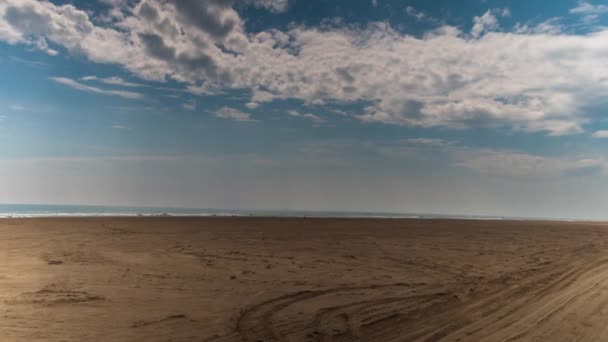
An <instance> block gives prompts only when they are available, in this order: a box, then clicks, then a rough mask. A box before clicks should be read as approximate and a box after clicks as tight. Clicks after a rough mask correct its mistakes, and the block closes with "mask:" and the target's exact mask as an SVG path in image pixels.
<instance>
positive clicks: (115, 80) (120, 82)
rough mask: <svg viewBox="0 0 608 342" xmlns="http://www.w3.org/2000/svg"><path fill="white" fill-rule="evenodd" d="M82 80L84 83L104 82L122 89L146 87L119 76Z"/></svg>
mask: <svg viewBox="0 0 608 342" xmlns="http://www.w3.org/2000/svg"><path fill="white" fill-rule="evenodd" d="M80 80H82V81H99V82H102V83H105V84H110V85H116V86H121V87H130V88H136V87H145V86H146V85H145V84H141V83H134V82H129V81H126V80H125V79H123V78H122V77H118V76H111V77H101V78H100V77H97V76H84V77H81V78H80Z"/></svg>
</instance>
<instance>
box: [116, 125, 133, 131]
mask: <svg viewBox="0 0 608 342" xmlns="http://www.w3.org/2000/svg"><path fill="white" fill-rule="evenodd" d="M112 128H113V129H120V130H129V127H127V126H121V125H114V126H112Z"/></svg>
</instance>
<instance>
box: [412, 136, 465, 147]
mask: <svg viewBox="0 0 608 342" xmlns="http://www.w3.org/2000/svg"><path fill="white" fill-rule="evenodd" d="M405 143H407V144H412V145H419V146H429V147H443V146H450V145H454V144H455V142H454V141H448V140H443V139H433V138H411V139H406V140H405Z"/></svg>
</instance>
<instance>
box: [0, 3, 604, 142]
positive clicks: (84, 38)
mask: <svg viewBox="0 0 608 342" xmlns="http://www.w3.org/2000/svg"><path fill="white" fill-rule="evenodd" d="M111 3H112V6H113V7H112V10H113V13H114V14H113V16H112V20H111V21H110V22H106V23H105V24H96V23H97V22H98V21H96V20H93V19H95V18H91V16H90V15H89V14H87V13H86V12H85V11H83V10H80V9H78V8H76V7H75V6H73V5H71V4H66V5H55V4H53V3H50V2H48V1H36V0H5V1H3V2H2V3H0V40H3V41H5V42H8V43H10V44H18V43H19V44H26V45H28V46H30V47H33V48H37V49H40V50H41V51H45V52H46V53H49V54H55V52H58V53H61V52H62V51H63V50H66V51H68V52H69V53H77V54H80V55H84V56H86V57H87V58H88V59H89V60H91V61H92V62H97V63H113V64H118V65H121V66H122V67H124V68H125V69H126V70H128V71H129V72H131V73H132V74H134V75H137V76H138V77H140V78H142V79H144V80H152V81H159V82H164V81H167V80H169V79H172V80H175V81H178V82H182V83H183V84H184V86H185V87H186V88H187V89H189V90H190V91H191V92H193V93H195V94H218V93H221V92H222V91H224V90H228V89H241V90H248V91H250V92H251V98H250V99H249V100H248V101H247V107H248V108H256V107H257V106H259V105H261V104H264V103H267V102H272V101H274V100H277V99H295V100H300V101H303V102H305V103H328V102H329V103H333V104H335V105H337V106H339V105H341V104H351V103H364V104H365V109H364V110H362V111H361V112H360V113H354V114H355V115H356V117H357V118H359V119H360V120H361V121H363V122H381V123H385V124H392V125H403V126H412V127H447V128H452V129H465V128H469V127H480V126H483V127H507V128H509V129H513V130H518V131H526V132H546V133H548V134H552V135H563V134H573V133H579V132H582V131H583V126H584V124H586V123H587V122H588V121H589V120H590V118H589V117H587V116H586V111H585V109H586V108H587V107H588V106H593V105H594V104H597V103H599V102H601V101H602V99H603V94H604V93H605V92H606V91H608V71H607V70H606V68H604V64H605V63H604V56H605V55H606V54H607V53H608V29H601V30H598V31H597V32H593V33H589V34H585V35H572V34H565V33H562V31H561V30H559V29H557V28H558V26H557V25H556V23H555V22H554V21H548V22H544V23H541V24H539V25H536V26H529V25H522V24H519V25H517V26H516V27H514V28H513V29H512V30H506V29H504V28H502V29H501V25H500V17H502V16H507V15H508V11H506V10H504V9H503V10H489V11H487V12H486V13H484V14H483V15H481V16H478V17H475V18H474V19H473V28H472V30H471V31H470V32H463V31H462V30H461V29H459V28H457V27H453V26H442V27H437V28H436V29H435V30H433V31H430V32H427V34H425V35H424V36H422V37H416V36H412V35H408V34H405V33H403V32H400V31H398V30H397V29H395V28H394V27H391V26H390V25H388V24H386V23H382V22H376V23H372V24H370V25H368V26H366V27H354V26H348V25H344V24H339V23H336V24H332V25H326V26H322V27H308V26H303V25H295V24H294V25H291V26H290V27H289V29H287V30H278V29H269V30H265V31H262V32H257V33H248V32H246V31H245V26H244V23H243V22H244V21H243V18H241V16H240V15H239V13H238V12H237V11H236V10H235V6H236V5H237V4H238V3H235V2H234V1H232V0H199V1H195V0H184V1H179V2H167V1H161V0H141V1H139V2H128V1H112V2H111ZM240 3H241V4H245V5H250V6H255V7H258V8H265V9H268V10H271V11H274V12H281V11H284V10H286V9H287V6H288V2H287V1H281V0H255V1H254V0H252V1H245V2H240ZM602 11H603V7H602V6H601V5H599V6H593V5H590V4H588V3H586V2H581V3H579V6H578V7H577V8H574V9H572V13H574V14H588V13H591V14H597V12H602ZM410 12H412V13H414V12H413V9H412V10H411V11H410ZM100 16H101V14H100ZM566 75H567V76H566ZM55 81H57V82H60V83H63V84H66V85H69V86H71V87H73V88H75V89H79V90H85V91H92V92H100V91H99V90H101V89H99V88H95V87H89V86H86V85H83V84H79V83H78V82H76V81H74V80H66V79H62V81H58V80H57V79H55ZM121 85H122V86H126V84H124V83H123V84H121ZM94 89H97V90H94ZM100 93H105V94H112V93H111V92H110V91H105V90H102V91H101V92H100ZM113 94H114V95H119V94H118V93H113ZM125 95H126V96H125ZM119 96H123V97H128V96H131V97H134V95H133V93H130V92H123V95H119Z"/></svg>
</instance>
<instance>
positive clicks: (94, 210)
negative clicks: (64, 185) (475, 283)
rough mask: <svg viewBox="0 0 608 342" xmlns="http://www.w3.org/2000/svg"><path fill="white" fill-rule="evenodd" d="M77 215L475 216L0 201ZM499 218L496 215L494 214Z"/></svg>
mask: <svg viewBox="0 0 608 342" xmlns="http://www.w3.org/2000/svg"><path fill="white" fill-rule="evenodd" d="M71 216H74V217H79V216H83V217H86V216H259V217H266V216H272V217H352V218H356V217H372V218H373V217H377V218H450V217H451V218H456V217H458V218H475V217H473V216H448V215H434V214H402V213H375V212H338V211H291V210H225V209H195V208H160V207H125V206H88V205H46V204H0V217H5V218H6V217H71ZM495 219H499V218H495Z"/></svg>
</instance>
